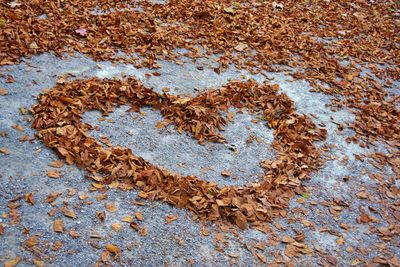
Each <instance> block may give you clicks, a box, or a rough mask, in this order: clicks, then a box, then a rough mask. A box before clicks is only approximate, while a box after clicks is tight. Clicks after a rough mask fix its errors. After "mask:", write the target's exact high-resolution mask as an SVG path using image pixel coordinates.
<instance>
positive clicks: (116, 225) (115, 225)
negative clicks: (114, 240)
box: [111, 223, 122, 232]
mask: <svg viewBox="0 0 400 267" xmlns="http://www.w3.org/2000/svg"><path fill="white" fill-rule="evenodd" d="M111 228H112V229H113V230H114V231H115V232H119V231H121V229H122V225H121V224H120V223H113V224H111Z"/></svg>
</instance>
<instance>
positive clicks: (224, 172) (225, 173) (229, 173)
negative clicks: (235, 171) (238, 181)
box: [221, 170, 232, 176]
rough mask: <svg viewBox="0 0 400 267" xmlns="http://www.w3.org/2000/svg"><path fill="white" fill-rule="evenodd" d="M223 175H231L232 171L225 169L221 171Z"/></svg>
mask: <svg viewBox="0 0 400 267" xmlns="http://www.w3.org/2000/svg"><path fill="white" fill-rule="evenodd" d="M221 175H222V176H231V175H232V173H231V172H229V171H226V170H224V171H222V172H221Z"/></svg>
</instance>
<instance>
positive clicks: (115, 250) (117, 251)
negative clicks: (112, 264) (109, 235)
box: [106, 244, 121, 256]
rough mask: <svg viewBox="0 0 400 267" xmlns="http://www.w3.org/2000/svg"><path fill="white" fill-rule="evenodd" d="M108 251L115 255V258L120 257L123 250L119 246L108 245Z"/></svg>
mask: <svg viewBox="0 0 400 267" xmlns="http://www.w3.org/2000/svg"><path fill="white" fill-rule="evenodd" d="M106 249H107V251H109V252H111V253H113V254H115V256H118V255H119V254H120V253H121V249H120V248H119V247H118V246H117V245H114V244H107V245H106Z"/></svg>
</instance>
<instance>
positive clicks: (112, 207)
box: [106, 202, 118, 212]
mask: <svg viewBox="0 0 400 267" xmlns="http://www.w3.org/2000/svg"><path fill="white" fill-rule="evenodd" d="M106 210H107V211H108V212H116V211H117V210H118V206H117V204H116V203H115V202H111V203H107V204H106Z"/></svg>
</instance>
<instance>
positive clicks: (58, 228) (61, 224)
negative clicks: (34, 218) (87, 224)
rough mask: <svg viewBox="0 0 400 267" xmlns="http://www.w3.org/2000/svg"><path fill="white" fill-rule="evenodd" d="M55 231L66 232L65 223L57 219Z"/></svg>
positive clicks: (54, 224)
mask: <svg viewBox="0 0 400 267" xmlns="http://www.w3.org/2000/svg"><path fill="white" fill-rule="evenodd" d="M53 230H54V232H56V233H62V232H64V222H63V221H62V220H61V219H56V220H54V223H53Z"/></svg>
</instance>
